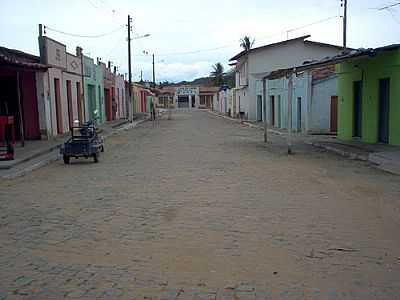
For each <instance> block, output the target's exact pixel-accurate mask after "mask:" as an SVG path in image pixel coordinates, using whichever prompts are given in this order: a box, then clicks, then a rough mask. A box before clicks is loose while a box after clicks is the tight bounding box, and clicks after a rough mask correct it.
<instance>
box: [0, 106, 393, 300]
mask: <svg viewBox="0 0 400 300" xmlns="http://www.w3.org/2000/svg"><path fill="white" fill-rule="evenodd" d="M262 137H263V132H262V131H260V130H257V129H252V128H248V127H246V126H243V125H240V124H239V123H236V122H231V121H229V120H225V119H222V118H219V117H216V116H214V115H211V114H209V113H208V112H202V111H194V112H192V113H190V112H179V113H178V112H175V113H174V114H173V115H172V120H167V119H166V118H164V119H162V120H161V121H160V122H159V124H158V125H154V124H152V122H145V123H143V124H141V125H139V126H138V127H136V128H134V129H131V130H129V131H121V132H119V133H118V134H117V135H114V136H112V137H110V138H108V139H107V141H106V151H105V153H104V155H103V156H102V157H101V159H100V163H98V164H94V163H93V162H92V160H89V161H85V160H79V161H73V162H72V164H71V165H69V166H65V165H64V164H63V163H62V161H56V162H54V163H52V164H50V165H48V166H46V167H44V168H42V169H39V170H36V171H34V172H32V173H30V174H28V175H26V176H25V177H21V178H18V179H13V180H3V181H1V183H0V240H1V243H0V299H7V300H8V299H64V298H65V299H197V300H200V299H218V300H219V299H221V300H222V299H236V300H237V299H240V300H244V299H246V300H247V299H257V300H259V299H329V300H333V299H360V300H361V299H362V300H365V299H400V296H399V295H400V280H399V278H400V235H399V228H400V227H399V226H400V177H396V176H394V175H391V174H388V173H384V172H382V171H378V170H375V169H374V168H372V167H370V166H368V165H367V164H366V163H362V162H357V161H351V160H347V159H343V158H341V157H339V156H335V155H332V154H329V153H326V152H321V151H318V150H315V149H314V148H312V147H311V146H306V145H304V146H297V148H296V147H295V152H296V154H295V155H293V156H290V157H288V156H287V155H286V154H285V148H284V147H281V146H280V145H283V143H284V140H283V139H282V138H281V137H278V136H273V137H272V144H268V145H267V146H266V145H264V144H263V143H262Z"/></svg>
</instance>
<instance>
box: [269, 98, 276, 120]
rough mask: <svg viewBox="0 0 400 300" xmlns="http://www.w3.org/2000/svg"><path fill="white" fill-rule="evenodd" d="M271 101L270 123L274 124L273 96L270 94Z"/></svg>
mask: <svg viewBox="0 0 400 300" xmlns="http://www.w3.org/2000/svg"><path fill="white" fill-rule="evenodd" d="M270 101H271V124H272V126H275V96H270Z"/></svg>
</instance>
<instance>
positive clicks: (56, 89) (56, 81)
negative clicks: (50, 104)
mask: <svg viewBox="0 0 400 300" xmlns="http://www.w3.org/2000/svg"><path fill="white" fill-rule="evenodd" d="M54 95H55V102H56V103H55V104H56V117H57V133H58V134H61V133H63V119H62V107H61V91H60V79H58V78H54Z"/></svg>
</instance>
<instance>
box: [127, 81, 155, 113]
mask: <svg viewBox="0 0 400 300" xmlns="http://www.w3.org/2000/svg"><path fill="white" fill-rule="evenodd" d="M132 94H133V102H134V112H135V113H148V112H150V103H151V101H155V94H154V93H153V92H152V91H151V90H150V88H148V87H146V86H144V85H142V84H138V83H134V84H133V86H132Z"/></svg>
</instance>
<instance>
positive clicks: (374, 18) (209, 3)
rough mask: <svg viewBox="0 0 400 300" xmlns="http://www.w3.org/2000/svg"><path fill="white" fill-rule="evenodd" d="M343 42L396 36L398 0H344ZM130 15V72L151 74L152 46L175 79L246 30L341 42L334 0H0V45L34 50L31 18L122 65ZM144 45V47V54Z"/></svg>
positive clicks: (224, 57)
mask: <svg viewBox="0 0 400 300" xmlns="http://www.w3.org/2000/svg"><path fill="white" fill-rule="evenodd" d="M348 2H349V24H348V28H349V30H348V45H349V46H350V47H356V48H358V47H364V48H368V47H377V46H382V45H386V44H393V43H400V5H399V6H396V7H393V8H392V9H386V10H382V11H379V10H377V9H375V8H378V7H382V6H385V5H388V4H393V3H396V2H399V1H385V0H368V1H366V0H348ZM128 13H129V14H131V15H132V17H133V25H134V35H139V36H140V35H144V34H151V36H150V37H147V38H143V39H138V40H134V41H133V43H132V47H133V76H134V80H138V79H139V78H140V70H143V72H144V79H148V80H150V79H151V76H152V75H151V74H152V73H151V54H152V53H155V54H156V77H157V78H156V79H157V81H160V80H169V81H180V80H192V79H194V78H196V77H200V76H205V75H208V74H209V73H210V71H211V66H212V65H213V64H214V63H216V62H222V63H223V64H224V65H225V66H226V68H228V60H229V58H230V57H232V56H234V55H235V54H236V53H238V52H239V51H240V48H239V39H240V38H241V37H242V36H244V35H250V36H252V37H254V38H255V39H256V43H255V46H260V45H264V44H267V43H270V42H276V41H280V40H284V39H286V37H287V32H286V31H287V30H290V29H293V28H298V27H302V26H303V25H307V24H310V23H315V22H318V21H320V20H326V19H329V18H331V17H333V18H332V19H329V20H327V21H324V22H320V23H318V24H314V25H312V26H308V27H305V28H301V29H298V30H293V31H290V32H289V37H290V38H294V37H297V36H301V35H304V34H310V35H311V40H314V41H320V42H326V43H332V44H341V43H342V26H341V22H342V21H341V18H339V17H336V18H334V17H335V16H339V14H341V9H340V0H302V1H298V0H282V1H276V0H218V1H217V0H169V1H162V0H140V1H136V0H68V1H62V0H0V45H1V46H4V47H8V48H16V49H19V50H22V51H26V52H29V53H32V54H38V43H37V36H38V29H37V28H38V24H39V23H43V24H44V25H46V26H48V27H50V28H54V29H58V30H61V31H64V32H68V33H76V34H80V35H99V34H103V33H108V32H111V31H113V30H114V29H117V28H118V27H121V28H120V29H119V30H117V31H116V32H114V33H113V34H110V35H106V36H104V37H102V38H78V37H71V36H68V35H64V34H60V33H56V32H53V31H50V30H48V32H47V35H48V36H49V37H51V38H54V39H56V40H58V41H60V42H63V43H64V44H66V45H67V50H68V51H69V52H72V53H74V52H75V47H76V46H77V45H79V46H81V47H83V48H84V53H85V54H90V56H92V57H93V58H96V57H101V58H102V60H103V61H108V60H110V61H112V62H113V63H114V64H115V65H117V66H119V68H120V72H121V73H125V72H127V42H126V37H127V33H126V28H125V27H124V26H123V25H124V24H126V22H127V15H128ZM143 51H146V52H148V53H149V55H147V56H146V55H144V54H143Z"/></svg>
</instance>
